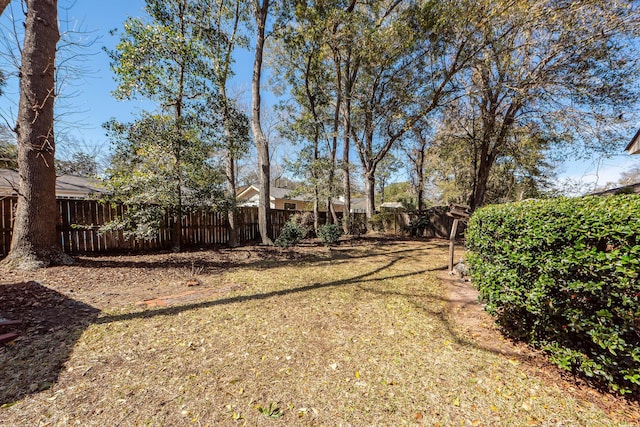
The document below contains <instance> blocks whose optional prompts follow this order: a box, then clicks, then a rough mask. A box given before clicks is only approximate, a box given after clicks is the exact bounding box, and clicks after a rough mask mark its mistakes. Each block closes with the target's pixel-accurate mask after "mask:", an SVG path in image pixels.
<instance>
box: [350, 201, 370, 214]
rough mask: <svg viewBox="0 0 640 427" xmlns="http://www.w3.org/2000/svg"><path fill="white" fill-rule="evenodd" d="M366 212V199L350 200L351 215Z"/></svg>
mask: <svg viewBox="0 0 640 427" xmlns="http://www.w3.org/2000/svg"><path fill="white" fill-rule="evenodd" d="M365 212H367V199H366V197H354V198H353V199H351V213H365Z"/></svg>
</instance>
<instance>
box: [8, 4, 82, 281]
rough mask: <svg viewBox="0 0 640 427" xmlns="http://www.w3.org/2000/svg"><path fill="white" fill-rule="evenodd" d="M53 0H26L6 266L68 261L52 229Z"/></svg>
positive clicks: (55, 37) (55, 219)
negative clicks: (12, 209) (15, 178)
mask: <svg viewBox="0 0 640 427" xmlns="http://www.w3.org/2000/svg"><path fill="white" fill-rule="evenodd" d="M57 7H58V6H57V0H28V1H27V15H26V19H25V36H24V46H23V51H22V65H21V69H20V74H21V78H20V103H19V107H18V120H17V124H16V133H17V136H18V172H19V175H20V180H19V187H18V188H19V191H18V205H17V208H16V216H15V222H14V226H13V238H12V241H11V249H10V251H9V254H8V256H7V258H6V259H5V260H4V261H3V264H4V265H5V266H8V267H10V268H19V269H29V270H30V269H36V268H41V267H47V266H49V265H52V264H70V263H72V262H73V259H72V258H71V257H69V256H68V255H66V254H64V253H63V252H62V249H61V247H60V240H59V237H58V233H57V230H56V225H57V223H58V218H59V214H58V210H57V205H56V187H55V186H56V171H55V166H54V156H55V142H54V133H53V105H54V98H55V87H54V83H55V55H56V44H57V42H58V40H59V39H60V34H59V31H58V11H57Z"/></svg>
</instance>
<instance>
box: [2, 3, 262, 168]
mask: <svg viewBox="0 0 640 427" xmlns="http://www.w3.org/2000/svg"><path fill="white" fill-rule="evenodd" d="M12 14H15V15H16V16H18V17H20V15H21V14H22V9H21V6H20V2H19V1H18V0H12V3H11V6H10V7H9V8H7V10H6V11H5V13H4V14H3V15H2V17H1V18H0V27H1V28H2V31H3V33H4V34H3V35H4V36H5V37H8V36H10V28H11V15H12ZM144 14H145V13H144V0H110V1H96V0H75V1H71V0H59V20H60V31H61V32H64V31H66V30H68V31H73V30H76V31H78V32H79V33H80V34H79V35H78V36H77V37H78V38H80V39H84V40H93V39H95V40H96V41H95V43H94V44H93V45H92V46H91V47H89V48H87V49H85V52H86V53H90V55H85V56H82V57H79V58H77V59H75V60H74V61H73V64H74V65H76V66H80V67H82V69H83V71H86V72H83V73H80V75H76V76H70V78H69V83H68V84H66V85H65V87H64V88H63V89H62V94H63V96H62V97H61V98H60V99H59V100H58V103H57V108H58V107H59V108H58V109H59V110H63V109H64V111H62V113H63V115H64V117H63V119H62V120H63V121H64V122H65V130H66V129H67V128H68V133H69V134H70V135H71V140H72V141H71V142H67V141H62V140H61V138H60V139H59V140H58V152H59V154H61V155H62V156H64V155H65V154H68V153H70V152H73V151H74V150H78V149H80V150H85V151H86V150H87V149H91V147H98V149H101V150H102V151H103V152H104V153H105V154H106V152H107V151H108V145H109V144H108V140H107V138H106V136H105V132H104V129H103V128H102V124H103V123H104V122H106V121H107V120H109V119H110V118H111V117H115V118H116V119H118V120H121V121H131V120H133V119H134V118H135V116H136V115H137V113H138V112H139V111H140V110H141V109H143V108H145V107H147V108H149V109H153V105H152V104H150V103H145V102H144V101H136V100H134V101H118V100H116V99H114V98H113V97H112V96H111V92H112V91H113V90H114V89H115V88H116V82H115V80H114V79H113V75H112V73H111V70H110V68H109V58H108V56H107V54H106V52H104V50H103V49H104V48H107V49H112V48H113V47H114V46H115V45H116V44H117V42H118V40H119V36H118V35H117V34H116V35H111V34H110V31H111V30H114V29H118V30H121V29H122V26H123V23H124V21H125V20H126V18H127V17H129V16H143V15H144ZM1 48H2V47H0V49H1ZM238 59H239V62H238V66H237V67H235V68H236V74H237V75H236V78H235V79H234V82H233V83H232V84H231V86H232V90H233V86H234V85H235V86H236V87H241V86H244V82H245V81H246V82H247V83H246V85H247V87H249V86H248V85H249V83H250V78H251V70H252V66H253V63H252V57H251V54H250V53H249V52H245V53H243V54H242V55H240V57H239V58H238ZM2 67H3V69H5V70H7V67H6V66H5V65H4V64H3V65H2ZM7 71H10V70H7ZM237 90H240V89H237ZM4 92H5V94H4V95H3V96H2V97H0V111H1V113H2V115H3V116H4V117H6V118H7V119H8V120H9V121H10V122H11V123H13V122H15V113H16V111H17V104H18V95H19V94H18V89H17V81H16V79H12V81H10V82H9V84H8V85H7V86H6V87H5V88H4ZM65 94H66V95H65ZM69 94H71V96H70V97H69V98H66V97H65V96H67V95H69ZM64 104H72V105H73V108H65V107H64ZM67 122H71V123H70V124H69V123H67ZM58 133H60V132H58Z"/></svg>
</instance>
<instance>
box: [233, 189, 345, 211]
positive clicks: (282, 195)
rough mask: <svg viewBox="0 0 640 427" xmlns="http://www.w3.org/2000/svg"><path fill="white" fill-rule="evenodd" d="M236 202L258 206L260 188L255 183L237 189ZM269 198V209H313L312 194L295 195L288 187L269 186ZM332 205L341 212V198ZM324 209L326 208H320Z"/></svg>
mask: <svg viewBox="0 0 640 427" xmlns="http://www.w3.org/2000/svg"><path fill="white" fill-rule="evenodd" d="M237 197H238V202H239V203H240V204H241V205H242V206H258V202H259V200H260V189H259V188H258V187H257V186H255V185H249V186H247V187H244V188H241V189H239V190H238V194H237ZM269 198H270V200H271V203H270V205H271V209H284V210H291V211H311V210H313V202H312V201H311V200H312V196H311V195H309V194H298V195H295V191H294V190H289V189H288V188H278V187H271V190H270V194H269ZM333 206H334V208H335V210H336V212H342V209H343V206H344V202H343V201H342V200H334V201H333ZM320 210H321V211H324V210H326V209H320Z"/></svg>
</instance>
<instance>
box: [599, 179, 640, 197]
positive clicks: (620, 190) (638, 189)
mask: <svg viewBox="0 0 640 427" xmlns="http://www.w3.org/2000/svg"><path fill="white" fill-rule="evenodd" d="M612 194H640V182H638V183H635V184H630V185H625V186H622V187H617V188H611V189H609V190H605V191H599V192H597V193H591V195H592V196H607V195H612Z"/></svg>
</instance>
